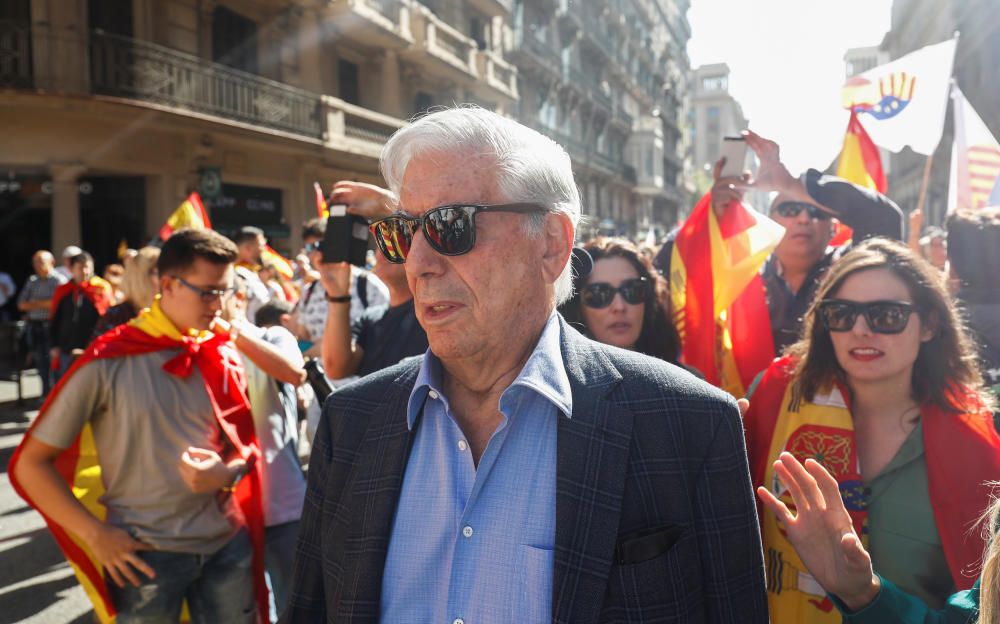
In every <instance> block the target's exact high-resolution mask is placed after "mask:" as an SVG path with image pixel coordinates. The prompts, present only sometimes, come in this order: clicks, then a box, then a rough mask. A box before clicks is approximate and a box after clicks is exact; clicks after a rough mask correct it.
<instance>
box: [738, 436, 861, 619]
mask: <svg viewBox="0 0 1000 624" xmlns="http://www.w3.org/2000/svg"><path fill="white" fill-rule="evenodd" d="M774 470H775V473H776V474H777V475H778V479H779V480H780V481H781V483H782V485H784V486H785V487H787V488H788V490H789V492H790V493H791V495H792V500H793V501H794V503H795V508H796V513H795V515H793V514H792V512H791V511H790V510H789V509H788V507H787V506H786V505H785V503H783V502H781V501H780V500H778V499H777V498H776V497H775V496H774V494H772V493H771V492H770V491H769V490H768V489H767V488H763V487H759V488H757V496H758V497H760V500H761V502H763V503H764V505H765V506H766V507H767V508H768V509H770V510H771V512H772V513H774V515H775V516H777V517H778V520H780V521H781V523H782V524H783V525H784V527H785V533H786V535H787V536H788V541H789V542H791V543H792V546H794V547H795V552H797V553H798V555H799V558H800V559H802V563H803V564H805V566H806V568H808V569H809V573H810V574H812V576H813V578H815V579H816V581H817V582H818V583H819V584H820V585H821V586H822V587H823V589H824V590H826V592H827V593H830V594H833V595H835V596H837V597H838V598H840V600H841V601H843V603H844V604H845V605H847V608H848V609H850V610H851V611H858V610H859V609H861V608H863V607H865V606H866V605H868V604H869V603H870V602H871V601H872V600H874V599H875V597H876V596H877V595H878V592H879V588H880V582H879V579H878V576H876V575H875V572H874V571H873V570H872V558H871V555H869V554H868V551H866V550H865V548H864V546H862V544H861V540H860V539H859V538H858V535H857V533H855V532H854V525H853V523H852V522H851V516H850V515H849V514H848V513H847V508H845V507H844V501H843V500H842V499H841V497H840V488H838V487H837V481H836V480H835V479H834V478H833V477H832V476H831V475H830V473H829V472H827V471H826V469H825V468H823V466H822V464H820V463H819V462H817V461H816V460H814V459H807V460H806V463H805V466H803V465H802V464H801V463H799V461H798V460H797V459H795V457H794V456H793V455H792V454H791V453H782V454H781V457H780V458H779V459H778V461H776V462H774Z"/></svg>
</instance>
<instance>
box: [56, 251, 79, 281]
mask: <svg viewBox="0 0 1000 624" xmlns="http://www.w3.org/2000/svg"><path fill="white" fill-rule="evenodd" d="M82 253H83V250H82V249H80V248H79V247H77V246H76V245H67V246H66V247H65V248H63V250H62V254H60V255H59V258H60V260H61V261H62V262H61V263H60V265H59V266H57V267H56V273H59V274H60V275H62V276H63V277H64V278H66V281H67V282H68V281H69V280H71V279H73V271H72V270H71V269H70V263H71V262H72V261H73V258H75V257H76V256H79V255H80V254H82Z"/></svg>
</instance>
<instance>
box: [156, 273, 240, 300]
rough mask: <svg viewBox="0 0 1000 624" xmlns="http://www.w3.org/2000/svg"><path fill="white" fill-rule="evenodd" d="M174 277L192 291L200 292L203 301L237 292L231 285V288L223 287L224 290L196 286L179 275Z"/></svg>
mask: <svg viewBox="0 0 1000 624" xmlns="http://www.w3.org/2000/svg"><path fill="white" fill-rule="evenodd" d="M172 277H174V278H175V279H176V280H177V281H178V282H180V283H181V284H182V285H184V287H186V288H189V289H191V290H192V291H194V292H196V293H198V296H199V297H200V298H201V302H202V303H213V302H214V301H215V300H216V299H219V298H222V297H225V296H227V295H231V294H233V293H234V292H236V289H235V288H233V287H232V286H230V287H229V288H223V289H222V290H218V289H213V288H199V287H198V286H195V285H194V284H192V283H191V282H188V281H187V280H185V279H184V278H183V277H180V276H178V275H173V276H172Z"/></svg>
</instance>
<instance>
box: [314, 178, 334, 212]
mask: <svg viewBox="0 0 1000 624" xmlns="http://www.w3.org/2000/svg"><path fill="white" fill-rule="evenodd" d="M313 191H314V192H315V193H316V216H318V217H319V218H321V219H326V218H328V217H329V216H330V210H329V209H328V208H327V207H326V197H325V196H324V195H323V187H321V186H320V185H319V182H313Z"/></svg>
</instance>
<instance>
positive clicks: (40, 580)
mask: <svg viewBox="0 0 1000 624" xmlns="http://www.w3.org/2000/svg"><path fill="white" fill-rule="evenodd" d="M22 384H23V385H22V388H23V391H24V395H25V397H26V399H25V403H24V405H22V406H18V405H17V402H16V399H17V386H16V385H15V384H14V383H12V382H6V381H0V472H2V474H0V622H10V623H11V624H13V623H14V622H25V623H29V624H67V623H70V624H91V623H92V622H94V615H93V610H92V609H91V607H90V601H88V600H87V596H86V595H85V594H84V592H83V589H81V588H80V585H79V584H78V583H77V582H76V577H75V576H74V575H73V570H72V568H70V566H69V564H68V563H66V560H65V559H64V558H63V556H62V553H61V552H60V551H59V547H58V546H56V543H55V540H53V539H52V536H51V534H50V533H49V531H48V529H47V528H46V527H45V522H44V521H43V520H42V517H41V516H40V515H39V514H38V512H36V511H34V510H33V509H31V508H30V507H28V505H27V504H26V503H25V502H24V501H23V500H22V499H21V497H19V496H18V495H17V494H16V493H15V492H14V488H13V487H12V486H11V484H10V479H8V477H7V462H8V461H10V456H11V455H12V454H13V453H14V448H15V447H17V445H18V443H20V441H21V438H22V437H23V436H24V432H25V431H27V429H28V426H29V425H30V424H31V420H32V419H33V418H34V417H35V416H36V415H37V414H38V409H37V407H38V401H37V400H36V399H37V397H38V396H39V394H40V393H41V383H40V380H39V379H38V377H37V376H34V375H29V376H28V377H25V378H24V379H23V380H22Z"/></svg>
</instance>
